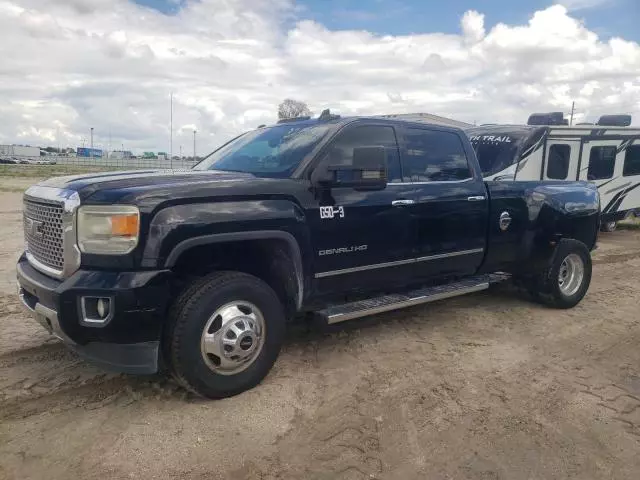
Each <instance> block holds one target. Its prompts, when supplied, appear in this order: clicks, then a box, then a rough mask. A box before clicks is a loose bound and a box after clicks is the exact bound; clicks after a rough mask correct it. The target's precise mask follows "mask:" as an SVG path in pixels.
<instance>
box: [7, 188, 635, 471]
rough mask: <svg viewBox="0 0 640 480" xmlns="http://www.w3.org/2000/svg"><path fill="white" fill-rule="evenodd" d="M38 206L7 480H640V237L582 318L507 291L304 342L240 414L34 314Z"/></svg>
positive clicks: (11, 329) (295, 332) (16, 327)
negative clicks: (130, 371)
mask: <svg viewBox="0 0 640 480" xmlns="http://www.w3.org/2000/svg"><path fill="white" fill-rule="evenodd" d="M19 211H20V195H19V194H18V193H12V192H5V193H1V194H0V272H2V274H1V276H0V478H2V479H5V478H6V479H40V478H47V479H49V480H56V479H61V480H62V479H64V480H68V479H74V478H82V479H94V478H95V479H98V478H99V479H101V480H102V479H132V478H134V479H135V478H140V479H148V478H150V479H155V478H157V479H167V478H176V479H178V478H180V479H205V478H206V479H218V478H220V479H222V478H230V479H253V478H257V479H288V478H293V479H297V478H300V479H373V478H378V479H400V478H402V479H411V478H421V479H422V478H437V479H441V478H455V479H457V478H462V479H467V478H468V479H525V478H527V479H528V478H544V479H565V478H579V479H596V478H599V479H600V478H601V479H605V478H606V479H610V478H616V479H636V478H638V471H639V469H640V455H639V454H638V453H639V452H640V349H639V348H638V345H639V344H640V316H639V315H638V305H639V302H640V282H639V280H640V231H637V230H628V231H624V230H621V231H618V232H614V233H613V234H603V235H602V237H601V243H600V248H599V249H598V250H597V251H596V252H595V254H594V257H595V263H596V265H595V271H594V278H593V283H592V287H591V289H590V291H589V294H588V296H587V297H586V298H585V300H584V301H583V302H582V303H581V304H580V305H579V306H578V307H576V308H575V309H573V310H570V311H556V310H550V309H547V308H544V307H541V306H539V305H536V304H533V303H531V302H529V301H527V300H526V299H523V298H522V297H519V296H518V295H516V294H515V293H514V292H512V291H511V290H510V289H509V288H508V287H500V288H497V289H495V290H493V291H490V292H488V293H482V294H476V295H472V296H468V297H461V298H458V299H453V300H448V301H443V302H439V303H435V304H431V305H429V306H422V307H418V308H414V309H411V310H405V311H399V312H395V313H391V314H385V315H380V316H378V317H374V318H370V319H365V320H362V321H357V322H352V323H351V324H350V325H343V326H340V327H339V328H336V329H333V330H331V331H319V330H318V329H315V328H312V327H308V326H304V325H303V326H298V327H296V328H294V329H292V330H291V331H290V333H289V335H288V339H287V342H286V345H285V348H284V351H283V352H282V355H281V356H280V358H279V360H278V362H277V363H276V366H275V368H274V370H273V371H272V373H271V374H270V375H269V376H268V377H267V379H266V380H265V381H264V382H263V384H262V385H260V386H259V387H258V388H256V389H254V390H252V391H250V392H247V393H245V394H243V395H240V396H238V397H235V398H232V399H227V400H222V401H204V400H200V399H197V398H194V397H192V396H190V395H187V394H186V393H185V392H184V391H183V390H181V389H180V388H178V387H177V386H176V385H175V384H174V383H173V382H171V381H170V380H168V379H166V378H164V377H162V376H155V377H129V376H124V375H114V374H105V373H104V372H102V371H100V370H98V369H96V368H93V367H91V366H89V365H88V364H86V363H85V362H84V361H82V360H79V359H78V358H77V357H76V356H74V355H73V354H72V353H70V352H69V351H67V349H66V348H64V347H63V346H62V345H61V344H60V343H59V342H58V341H57V340H55V339H51V338H50V337H49V336H48V335H47V334H46V333H45V332H44V331H43V330H42V329H41V328H40V327H39V326H38V325H36V324H34V322H33V321H31V320H30V319H29V318H27V317H26V316H25V315H23V314H22V313H21V311H20V309H19V306H18V303H17V300H16V297H15V294H14V291H15V281H14V277H13V276H14V266H13V265H14V262H15V259H16V257H17V255H18V253H19V251H20V248H21V244H22V236H21V232H20V213H19Z"/></svg>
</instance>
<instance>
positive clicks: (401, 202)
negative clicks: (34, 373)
mask: <svg viewBox="0 0 640 480" xmlns="http://www.w3.org/2000/svg"><path fill="white" fill-rule="evenodd" d="M415 203H416V201H415V200H411V199H401V200H394V201H393V202H391V206H393V207H401V206H403V205H414V204H415Z"/></svg>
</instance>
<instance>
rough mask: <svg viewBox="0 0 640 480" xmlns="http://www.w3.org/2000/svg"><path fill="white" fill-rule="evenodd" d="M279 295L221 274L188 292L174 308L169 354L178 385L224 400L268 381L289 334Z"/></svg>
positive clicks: (248, 279) (245, 278) (239, 276)
mask: <svg viewBox="0 0 640 480" xmlns="http://www.w3.org/2000/svg"><path fill="white" fill-rule="evenodd" d="M285 323H286V322H285V315H284V310H283V307H282V304H281V302H280V300H279V299H278V296H277V295H276V293H275V292H274V291H273V290H272V289H271V288H270V287H269V286H268V285H267V284H266V283H264V282H263V281H262V280H260V279H258V278H256V277H253V276H251V275H247V274H244V273H238V272H219V273H215V274H212V275H210V276H208V277H205V278H203V279H200V280H196V281H195V282H194V283H193V284H192V285H191V286H190V287H187V288H186V289H185V290H184V291H183V293H182V294H181V295H180V296H179V298H178V299H177V301H176V303H175V304H174V306H173V308H172V310H171V312H170V315H169V324H168V328H167V332H166V335H165V351H166V356H167V357H168V363H169V366H170V368H171V371H172V373H173V375H174V377H175V378H176V380H177V381H178V382H179V383H180V384H181V385H182V386H184V387H185V388H187V389H188V390H191V391H192V392H194V393H197V394H199V395H202V396H204V397H209V398H223V397H229V396H232V395H236V394H238V393H241V392H243V391H245V390H248V389H250V388H252V387H254V386H256V385H257V384H258V383H260V382H261V381H262V379H263V378H264V377H265V376H266V375H267V373H268V372H269V370H270V369H271V367H272V366H273V364H274V363H275V361H276V358H277V356H278V353H279V351H280V347H281V345H282V341H283V339H284V333H285Z"/></svg>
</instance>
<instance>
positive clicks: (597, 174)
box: [587, 146, 617, 180]
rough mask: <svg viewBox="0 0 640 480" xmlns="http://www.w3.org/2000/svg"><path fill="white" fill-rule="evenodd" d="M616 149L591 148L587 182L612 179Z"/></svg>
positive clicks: (612, 147) (608, 147) (609, 147)
mask: <svg viewBox="0 0 640 480" xmlns="http://www.w3.org/2000/svg"><path fill="white" fill-rule="evenodd" d="M616 152H617V148H616V147H614V146H606V147H591V153H590V154H589V170H588V171H587V180H604V179H607V178H611V177H613V169H614V167H615V166H616Z"/></svg>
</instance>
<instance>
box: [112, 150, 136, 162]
mask: <svg viewBox="0 0 640 480" xmlns="http://www.w3.org/2000/svg"><path fill="white" fill-rule="evenodd" d="M131 157H133V154H132V153H131V152H130V151H129V150H114V151H113V152H111V153H110V154H109V158H115V159H120V160H122V159H125V158H131Z"/></svg>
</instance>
